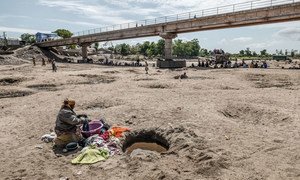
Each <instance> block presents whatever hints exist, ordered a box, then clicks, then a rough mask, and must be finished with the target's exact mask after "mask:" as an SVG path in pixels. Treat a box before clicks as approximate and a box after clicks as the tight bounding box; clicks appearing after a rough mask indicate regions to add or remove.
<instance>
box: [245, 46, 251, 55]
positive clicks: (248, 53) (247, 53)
mask: <svg viewBox="0 0 300 180" xmlns="http://www.w3.org/2000/svg"><path fill="white" fill-rule="evenodd" d="M245 53H246V56H252V53H251V51H250V48H246V50H245Z"/></svg>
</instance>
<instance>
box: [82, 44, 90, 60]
mask: <svg viewBox="0 0 300 180" xmlns="http://www.w3.org/2000/svg"><path fill="white" fill-rule="evenodd" d="M90 45H91V44H90V43H85V44H81V51H82V60H83V61H84V62H85V61H87V58H88V51H87V48H88V46H90Z"/></svg>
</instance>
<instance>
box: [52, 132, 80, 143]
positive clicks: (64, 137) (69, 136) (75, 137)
mask: <svg viewBox="0 0 300 180" xmlns="http://www.w3.org/2000/svg"><path fill="white" fill-rule="evenodd" d="M81 139H82V136H81V134H78V133H77V132H76V133H64V134H58V133H57V137H56V138H55V139H54V143H55V145H57V146H60V147H65V146H66V145H67V144H69V143H70V142H78V141H80V140H81Z"/></svg>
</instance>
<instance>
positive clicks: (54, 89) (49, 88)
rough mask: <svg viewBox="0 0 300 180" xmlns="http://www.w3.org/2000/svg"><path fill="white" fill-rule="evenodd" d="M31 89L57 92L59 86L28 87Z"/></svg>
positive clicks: (41, 85)
mask: <svg viewBox="0 0 300 180" xmlns="http://www.w3.org/2000/svg"><path fill="white" fill-rule="evenodd" d="M27 87H28V88H31V89H36V90H41V91H56V90H58V89H57V86H56V85H55V84H34V85H29V86H27Z"/></svg>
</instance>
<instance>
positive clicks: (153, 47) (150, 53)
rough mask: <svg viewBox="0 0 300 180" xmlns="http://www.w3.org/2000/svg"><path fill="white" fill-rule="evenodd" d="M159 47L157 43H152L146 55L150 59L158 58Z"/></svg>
mask: <svg viewBox="0 0 300 180" xmlns="http://www.w3.org/2000/svg"><path fill="white" fill-rule="evenodd" d="M156 46H157V45H156V44H155V42H152V43H150V45H149V47H148V49H147V50H146V54H147V56H148V57H151V56H157V47H156Z"/></svg>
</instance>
